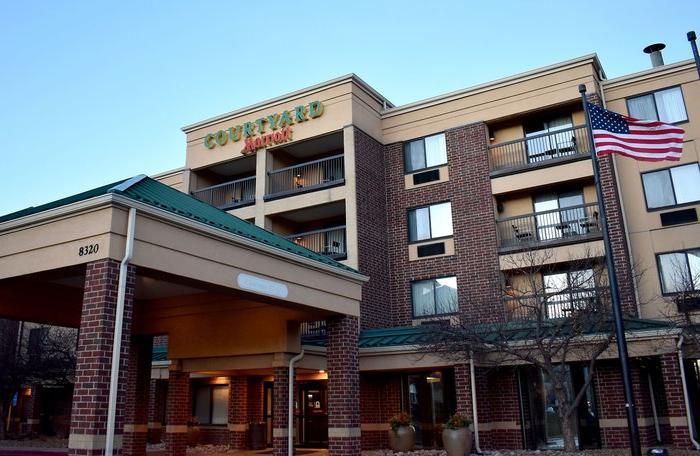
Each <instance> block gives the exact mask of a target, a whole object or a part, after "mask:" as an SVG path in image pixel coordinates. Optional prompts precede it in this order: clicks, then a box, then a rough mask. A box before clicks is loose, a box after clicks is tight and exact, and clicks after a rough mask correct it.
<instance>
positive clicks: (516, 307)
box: [503, 287, 610, 321]
mask: <svg viewBox="0 0 700 456" xmlns="http://www.w3.org/2000/svg"><path fill="white" fill-rule="evenodd" d="M609 295H610V289H609V288H604V287H598V288H577V289H576V290H567V291H564V292H558V293H543V294H540V295H521V296H517V297H515V296H506V297H505V298H504V299H503V304H504V305H505V309H506V318H507V319H508V321H527V320H537V319H539V318H542V319H543V320H548V319H555V318H569V317H571V316H572V314H573V313H575V312H577V311H579V312H585V313H592V312H598V311H603V310H605V309H607V308H608V307H609V306H608V302H609Z"/></svg>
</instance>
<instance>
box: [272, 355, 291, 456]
mask: <svg viewBox="0 0 700 456" xmlns="http://www.w3.org/2000/svg"><path fill="white" fill-rule="evenodd" d="M274 376H275V382H274V385H273V388H272V401H273V405H272V407H273V410H274V413H273V414H272V454H273V456H285V455H286V454H287V441H288V430H287V414H288V413H289V367H286V366H277V367H275V368H274Z"/></svg>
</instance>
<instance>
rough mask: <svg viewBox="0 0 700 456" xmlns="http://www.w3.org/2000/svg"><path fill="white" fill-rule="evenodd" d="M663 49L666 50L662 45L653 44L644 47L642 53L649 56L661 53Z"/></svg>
mask: <svg viewBox="0 0 700 456" xmlns="http://www.w3.org/2000/svg"><path fill="white" fill-rule="evenodd" d="M664 49H666V45H665V44H664V43H654V44H650V45H649V46H647V47H645V48H644V53H645V54H651V53H652V52H656V51H662V50H664Z"/></svg>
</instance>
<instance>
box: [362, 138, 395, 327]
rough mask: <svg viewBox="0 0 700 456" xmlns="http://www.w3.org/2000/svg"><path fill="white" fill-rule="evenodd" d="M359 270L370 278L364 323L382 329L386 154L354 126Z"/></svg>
mask: <svg viewBox="0 0 700 456" xmlns="http://www.w3.org/2000/svg"><path fill="white" fill-rule="evenodd" d="M353 131H354V138H355V168H356V172H355V175H356V181H355V185H356V186H357V190H356V194H357V243H358V246H359V252H358V253H359V258H358V260H359V261H358V263H359V270H360V271H361V272H362V273H363V274H365V275H367V276H368V277H370V278H371V279H370V281H369V282H367V283H366V284H364V285H363V286H362V302H361V312H360V315H361V316H360V323H361V324H362V327H363V328H380V327H384V326H386V324H387V322H388V321H390V318H391V312H390V309H389V306H388V305H387V303H389V283H390V282H389V258H388V250H389V247H388V239H387V223H388V222H387V210H386V208H387V206H386V204H387V201H386V192H387V188H386V183H385V181H384V154H383V148H382V145H381V144H380V143H378V142H377V141H375V140H374V139H373V138H372V137H370V136H369V135H368V134H366V133H365V132H363V131H362V130H360V129H358V128H357V127H354V129H353Z"/></svg>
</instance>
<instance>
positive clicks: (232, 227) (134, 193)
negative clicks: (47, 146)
mask: <svg viewBox="0 0 700 456" xmlns="http://www.w3.org/2000/svg"><path fill="white" fill-rule="evenodd" d="M108 193H114V194H118V195H122V196H124V197H126V198H129V199H131V200H134V201H138V202H141V203H143V204H147V205H149V206H152V207H155V208H158V209H162V210H165V211H167V212H170V213H172V214H176V215H180V216H182V217H185V218H188V219H190V220H194V221H197V222H200V223H203V224H205V225H207V226H210V227H214V228H218V229H220V230H223V231H226V232H228V233H232V234H236V235H239V236H242V237H244V238H247V239H250V240H252V241H255V242H259V243H260V244H263V245H267V246H270V247H274V248H276V249H279V250H282V251H285V252H289V253H292V254H294V255H297V256H300V257H304V258H307V259H310V260H314V261H317V262H319V263H323V264H325V265H328V266H332V267H335V268H337V269H340V270H342V271H347V272H354V273H357V271H356V270H355V269H353V268H351V267H349V266H346V265H344V264H342V263H339V262H337V261H335V260H333V259H332V258H329V257H327V256H324V255H321V254H320V253H317V252H314V251H312V250H309V249H307V248H304V247H302V246H300V245H297V244H295V243H294V242H292V241H290V240H288V239H285V238H283V237H281V236H279V235H277V234H274V233H272V232H270V231H267V230H265V229H263V228H260V227H259V226H257V225H254V224H252V223H250V222H247V221H245V220H242V219H240V218H238V217H236V216H234V215H231V214H229V213H228V212H225V211H222V210H221V209H218V208H216V207H214V206H211V205H209V204H207V203H205V202H203V201H200V200H198V199H196V198H194V197H192V196H190V195H188V194H186V193H183V192H181V191H179V190H175V189H174V188H172V187H169V186H167V185H165V184H163V183H161V182H158V181H156V180H154V179H151V178H150V177H146V176H143V175H140V176H135V177H132V178H130V179H123V180H121V181H118V182H115V183H112V184H109V185H103V186H101V187H97V188H94V189H92V190H88V191H86V192H82V193H78V194H76V195H73V196H69V197H67V198H63V199H60V200H56V201H53V202H51V203H48V204H44V205H41V206H36V207H29V208H27V209H23V210H21V211H17V212H13V213H11V214H7V215H5V216H2V217H0V223H2V222H7V221H9V220H14V219H17V218H20V217H25V216H28V215H33V214H38V213H40V212H43V211H47V210H50V209H56V208H58V207H61V206H66V205H68V204H72V203H77V202H80V201H84V200H87V199H89V198H94V197H97V196H102V195H106V194H108Z"/></svg>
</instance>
